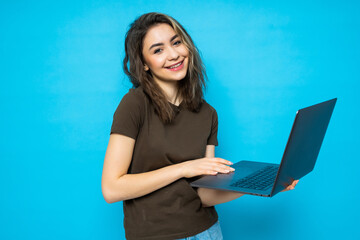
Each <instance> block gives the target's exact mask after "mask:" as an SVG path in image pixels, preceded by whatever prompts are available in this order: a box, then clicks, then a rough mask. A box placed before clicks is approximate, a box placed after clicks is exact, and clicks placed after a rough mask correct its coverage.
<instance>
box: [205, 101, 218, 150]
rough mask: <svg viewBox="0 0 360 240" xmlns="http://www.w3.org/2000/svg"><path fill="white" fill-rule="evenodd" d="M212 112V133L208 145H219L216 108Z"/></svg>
mask: <svg viewBox="0 0 360 240" xmlns="http://www.w3.org/2000/svg"><path fill="white" fill-rule="evenodd" d="M212 109H213V112H212V117H211V118H212V120H211V121H212V124H211V133H210V135H209V137H208V140H207V145H215V146H218V139H217V132H218V115H217V112H216V110H215V109H214V108H212Z"/></svg>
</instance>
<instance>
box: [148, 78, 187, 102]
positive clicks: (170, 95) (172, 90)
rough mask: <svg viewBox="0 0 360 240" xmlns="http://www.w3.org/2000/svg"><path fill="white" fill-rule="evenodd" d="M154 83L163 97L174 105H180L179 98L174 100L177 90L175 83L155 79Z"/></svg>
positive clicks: (176, 83)
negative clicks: (163, 94)
mask: <svg viewBox="0 0 360 240" xmlns="http://www.w3.org/2000/svg"><path fill="white" fill-rule="evenodd" d="M154 79H155V78H154ZM155 81H156V83H157V84H158V85H159V86H160V88H161V90H162V91H163V92H164V93H165V97H166V98H167V100H168V101H169V102H171V103H172V104H175V105H179V104H180V101H181V99H179V97H180V96H178V98H177V99H176V94H177V93H178V90H179V88H178V82H177V81H159V80H157V79H155Z"/></svg>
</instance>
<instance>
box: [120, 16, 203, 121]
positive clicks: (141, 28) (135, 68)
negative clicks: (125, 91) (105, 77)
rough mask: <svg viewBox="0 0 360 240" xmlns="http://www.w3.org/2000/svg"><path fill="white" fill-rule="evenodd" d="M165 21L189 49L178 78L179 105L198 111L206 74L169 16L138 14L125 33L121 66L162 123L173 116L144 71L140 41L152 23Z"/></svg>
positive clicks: (194, 49) (188, 40) (191, 44)
mask: <svg viewBox="0 0 360 240" xmlns="http://www.w3.org/2000/svg"><path fill="white" fill-rule="evenodd" d="M160 23H166V24H169V25H170V26H171V27H172V28H173V29H174V31H175V33H176V34H178V35H179V37H180V38H181V40H182V42H183V43H184V45H185V46H186V47H187V48H188V51H189V66H188V70H187V74H186V76H185V78H184V79H182V80H181V81H179V85H178V88H179V89H178V94H177V96H176V98H177V97H178V96H181V97H182V99H183V102H182V105H183V106H185V107H186V108H187V109H189V110H190V111H193V112H198V111H199V110H200V107H201V104H202V102H203V89H204V90H205V89H206V84H205V80H207V75H206V72H205V67H204V64H203V62H202V60H201V58H200V54H199V51H198V49H197V47H196V46H195V44H194V42H193V41H192V39H191V37H190V36H189V34H188V33H187V32H186V30H185V29H184V28H183V27H182V26H181V24H180V23H178V22H177V21H176V20H175V19H173V18H172V17H170V16H168V15H166V14H162V13H156V12H151V13H147V14H144V15H141V16H140V17H138V18H137V19H136V20H135V21H134V22H133V23H132V24H130V29H129V30H128V32H127V33H126V38H125V57H124V60H123V69H124V72H125V74H126V75H128V77H129V78H130V81H131V82H132V84H133V87H134V88H137V87H139V86H142V88H143V89H144V91H145V93H146V94H147V95H148V96H149V97H150V100H151V101H152V103H153V105H154V107H155V111H156V112H157V114H158V115H159V117H160V119H161V121H162V122H163V123H171V122H172V121H173V119H174V117H175V115H176V113H175V111H174V109H173V108H172V106H171V104H170V103H169V101H168V100H167V98H166V97H165V94H164V92H163V91H162V89H161V88H160V86H159V85H158V84H157V83H156V82H155V81H154V79H153V78H152V75H151V73H150V71H145V70H144V58H143V55H142V49H143V40H144V37H145V35H146V33H147V31H148V30H149V29H150V28H151V27H152V26H154V25H157V24H160Z"/></svg>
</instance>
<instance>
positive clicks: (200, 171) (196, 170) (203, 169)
mask: <svg viewBox="0 0 360 240" xmlns="http://www.w3.org/2000/svg"><path fill="white" fill-rule="evenodd" d="M232 164H233V163H232V162H230V161H228V160H225V159H222V158H199V159H195V160H189V161H186V162H182V163H180V166H181V172H182V176H183V177H186V178H191V177H195V176H199V175H216V174H218V173H229V172H233V171H235V169H234V168H232V167H229V166H227V165H232Z"/></svg>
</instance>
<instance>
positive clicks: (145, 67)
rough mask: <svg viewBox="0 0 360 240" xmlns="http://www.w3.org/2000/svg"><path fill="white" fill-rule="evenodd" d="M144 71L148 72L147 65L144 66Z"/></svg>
mask: <svg viewBox="0 0 360 240" xmlns="http://www.w3.org/2000/svg"><path fill="white" fill-rule="evenodd" d="M144 70H145V71H146V72H147V71H149V67H148V65H146V64H144Z"/></svg>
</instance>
